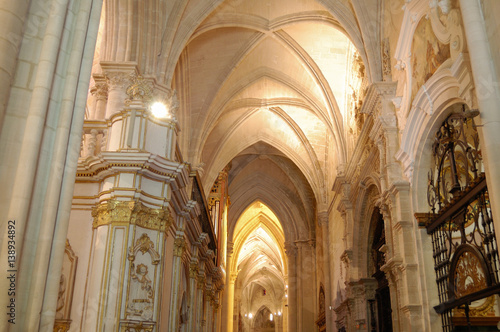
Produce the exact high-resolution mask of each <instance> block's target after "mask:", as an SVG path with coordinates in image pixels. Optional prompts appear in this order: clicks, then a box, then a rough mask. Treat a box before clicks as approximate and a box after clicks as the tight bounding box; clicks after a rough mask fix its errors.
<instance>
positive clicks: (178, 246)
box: [174, 236, 186, 257]
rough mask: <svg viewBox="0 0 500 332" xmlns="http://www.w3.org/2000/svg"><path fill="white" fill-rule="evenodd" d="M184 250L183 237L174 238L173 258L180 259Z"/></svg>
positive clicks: (184, 242) (184, 241)
mask: <svg viewBox="0 0 500 332" xmlns="http://www.w3.org/2000/svg"><path fill="white" fill-rule="evenodd" d="M185 249H186V240H185V239H184V237H180V236H179V237H176V238H175V241H174V256H177V257H181V256H182V254H183V253H184V250H185Z"/></svg>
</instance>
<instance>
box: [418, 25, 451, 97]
mask: <svg viewBox="0 0 500 332" xmlns="http://www.w3.org/2000/svg"><path fill="white" fill-rule="evenodd" d="M411 56H412V60H411V66H412V77H413V79H412V86H411V96H412V101H413V98H415V95H416V94H417V92H418V90H419V89H420V88H421V87H422V85H424V83H425V82H427V80H428V79H429V78H430V77H431V76H432V75H433V74H434V73H435V72H436V70H437V69H438V68H439V66H441V65H442V64H443V62H445V61H446V60H447V59H449V58H450V47H449V45H445V44H443V43H441V42H440V41H439V40H438V39H437V37H436V36H435V35H434V32H433V31H432V25H431V21H430V19H428V18H425V17H424V18H422V20H420V22H419V23H418V26H417V28H416V30H415V33H414V35H413V42H412V46H411Z"/></svg>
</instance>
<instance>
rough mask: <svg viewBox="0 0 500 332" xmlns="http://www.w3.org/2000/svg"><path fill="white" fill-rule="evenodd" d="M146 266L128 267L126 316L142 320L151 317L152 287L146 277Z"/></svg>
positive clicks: (133, 265)
mask: <svg viewBox="0 0 500 332" xmlns="http://www.w3.org/2000/svg"><path fill="white" fill-rule="evenodd" d="M148 272H149V271H148V266H147V265H144V264H139V265H138V266H137V268H135V264H134V263H132V265H131V267H130V290H129V303H128V306H127V314H129V315H132V316H140V317H141V318H142V319H144V320H150V319H151V318H152V317H153V303H152V302H153V301H152V300H153V287H152V283H151V279H150V278H149V276H148Z"/></svg>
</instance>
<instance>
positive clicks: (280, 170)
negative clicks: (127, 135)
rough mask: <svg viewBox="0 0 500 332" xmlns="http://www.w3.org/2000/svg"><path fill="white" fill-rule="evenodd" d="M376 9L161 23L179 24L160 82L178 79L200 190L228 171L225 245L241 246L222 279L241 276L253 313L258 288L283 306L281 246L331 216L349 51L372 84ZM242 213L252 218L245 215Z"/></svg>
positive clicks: (273, 6) (197, 6)
mask: <svg viewBox="0 0 500 332" xmlns="http://www.w3.org/2000/svg"><path fill="white" fill-rule="evenodd" d="M370 8H371V9H373V8H375V10H370ZM376 9H377V1H375V0H374V1H371V0H370V1H358V0H353V1H352V2H351V1H348V0H317V1H316V0H251V1H250V0H226V1H210V2H208V1H203V0H198V1H196V0H194V1H193V0H192V1H189V2H187V4H184V6H179V7H178V8H177V9H175V10H174V11H173V12H174V13H178V16H177V17H175V19H174V22H172V21H171V22H170V23H169V24H168V25H167V28H169V27H170V28H173V25H174V24H178V26H177V27H176V28H175V29H176V35H175V36H173V37H172V38H171V39H168V38H167V40H169V43H168V44H167V48H168V47H170V53H169V58H174V59H177V60H176V65H175V69H174V67H172V65H171V62H170V63H169V62H167V65H166V67H165V73H166V76H167V77H169V73H170V72H172V73H173V76H172V77H173V80H172V85H173V87H174V88H175V89H176V90H177V93H178V95H179V99H180V101H181V102H180V105H181V108H180V110H179V114H178V119H179V124H180V128H181V134H180V136H179V144H180V146H181V151H182V152H183V154H184V157H185V158H186V159H187V160H189V161H190V162H191V163H192V164H193V166H194V167H195V168H197V169H198V170H199V171H200V174H201V175H202V181H203V185H204V188H205V190H206V192H207V193H208V191H209V190H210V188H211V187H212V185H213V183H214V180H215V179H216V178H217V176H218V174H219V172H220V171H221V170H222V169H223V168H224V167H226V165H231V168H230V171H229V194H230V196H231V203H232V205H231V207H230V209H229V215H228V233H229V235H228V239H229V240H230V241H233V242H234V243H235V246H236V247H237V246H239V247H238V248H239V249H238V251H237V254H236V257H237V263H236V264H234V265H233V266H231V267H230V270H231V271H229V272H233V273H236V272H238V271H239V272H238V283H239V285H240V292H241V293H240V295H241V296H242V297H245V298H246V299H247V300H248V303H250V304H249V305H250V306H251V303H253V302H252V301H253V300H252V299H257V298H259V299H260V305H264V304H263V303H264V302H265V299H264V298H260V297H259V294H262V291H263V290H264V289H266V290H268V291H269V292H270V294H271V296H270V297H267V298H266V299H270V298H272V299H273V301H278V302H279V301H281V299H282V298H283V296H284V290H285V287H286V285H285V283H286V281H285V275H286V273H287V271H286V268H285V266H286V259H285V258H284V255H283V254H284V242H285V241H289V242H290V243H293V241H296V240H308V239H314V238H315V221H316V214H317V212H318V211H326V210H327V209H328V198H329V192H330V188H331V185H332V179H333V178H334V173H335V172H336V167H337V166H338V165H339V164H342V163H344V161H345V159H346V144H345V125H346V124H345V121H346V120H345V114H346V112H347V107H348V105H347V94H350V93H352V90H351V89H350V88H349V86H348V84H347V82H348V74H349V70H348V69H349V68H350V66H351V61H352V54H353V52H354V51H355V50H356V49H358V50H359V54H360V57H361V58H362V59H363V60H364V61H365V62H366V63H367V69H368V73H367V75H368V76H370V75H372V76H376V75H374V74H373V73H370V72H369V61H367V59H370V58H373V59H375V60H376V59H377V57H378V56H377V55H373V54H371V53H370V52H367V51H365V49H364V46H365V45H366V41H365V42H363V38H362V35H363V30H365V31H368V30H369V29H367V26H366V25H364V24H362V23H363V21H367V20H368V19H370V18H373V15H377V14H376V13H377V10H376ZM356 12H358V13H359V14H358V15H360V17H358V18H356V14H355V13H356ZM374 13H375V14H374ZM168 31H169V30H166V33H167V36H168ZM371 32H373V33H376V31H371ZM370 42H371V39H370ZM363 43H364V44H365V45H364V44H363ZM256 202H258V203H256ZM249 210H252V211H254V212H255V213H254V215H252V216H248V215H246V216H245V213H247V212H248V211H249ZM245 211H247V212H245ZM271 211H272V212H271ZM271 221H272V222H271ZM273 223H278V224H279V225H280V226H279V227H278V228H279V229H280V231H279V232H280V233H281V235H280V236H276V234H272V228H273V227H274V226H273V227H270V226H269V225H270V224H273ZM249 224H251V225H253V226H252V227H253V228H251V232H250V231H248V232H247V231H245V232H243V231H242V230H243V229H245V227H246V226H248V225H249ZM275 228H276V227H275ZM278 228H276V229H278ZM249 232H250V233H249ZM242 234H244V235H242ZM236 243H239V244H238V245H236ZM243 243H245V244H244V245H243ZM263 301H264V302H263ZM276 303H277V302H276ZM265 306H267V307H268V308H269V309H270V310H271V311H274V308H271V307H272V303H267V304H265ZM254 309H255V308H254ZM249 310H251V308H249Z"/></svg>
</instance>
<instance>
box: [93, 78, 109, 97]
mask: <svg viewBox="0 0 500 332" xmlns="http://www.w3.org/2000/svg"><path fill="white" fill-rule="evenodd" d="M108 90H109V87H108V83H106V82H103V83H96V84H95V85H94V86H93V87H92V88H91V89H90V93H91V94H92V96H94V97H95V98H96V99H97V100H107V99H108Z"/></svg>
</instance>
